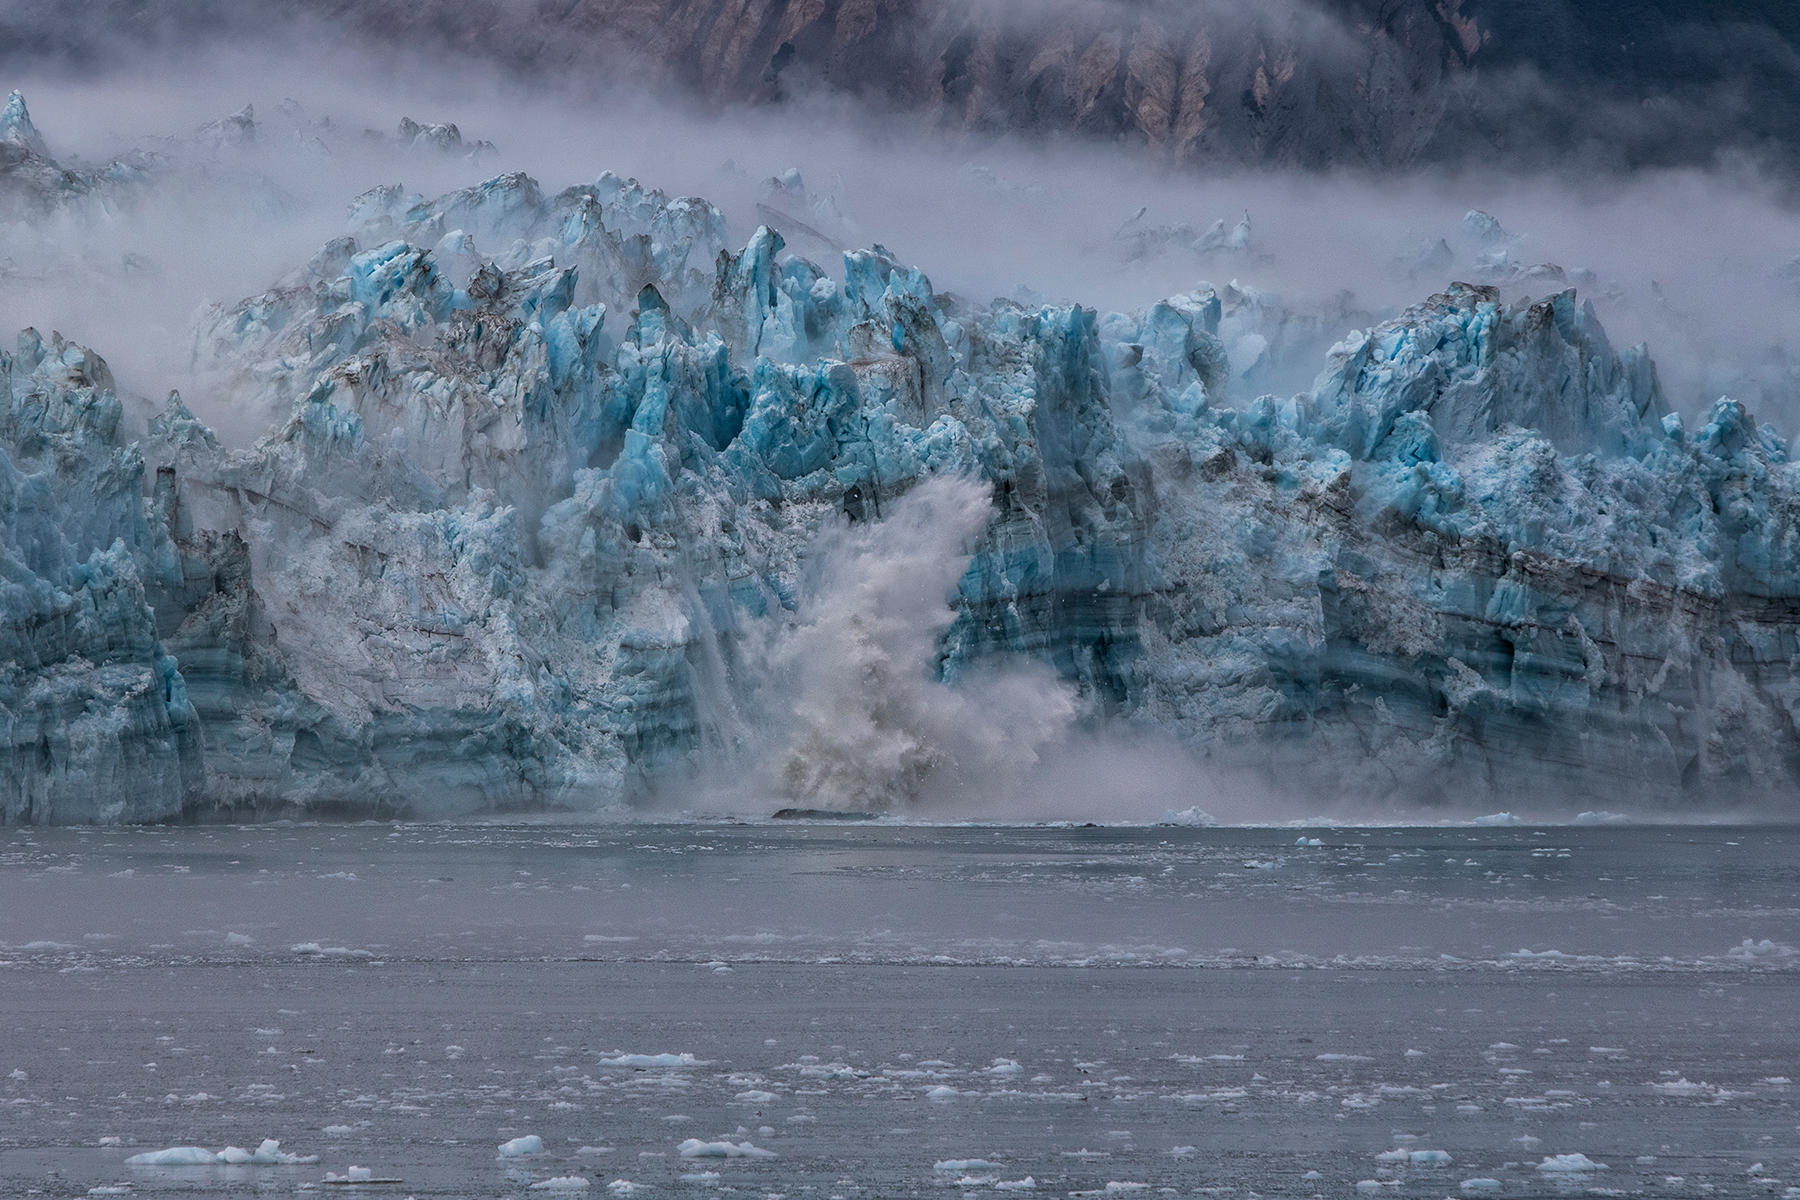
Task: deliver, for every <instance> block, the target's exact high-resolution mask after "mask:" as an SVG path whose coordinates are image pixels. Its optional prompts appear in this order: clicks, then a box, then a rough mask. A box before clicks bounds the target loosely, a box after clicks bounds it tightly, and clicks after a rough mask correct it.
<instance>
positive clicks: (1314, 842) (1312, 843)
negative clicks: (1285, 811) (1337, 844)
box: [1294, 834, 1325, 849]
mask: <svg viewBox="0 0 1800 1200" xmlns="http://www.w3.org/2000/svg"><path fill="white" fill-rule="evenodd" d="M1324 844H1325V843H1324V842H1321V841H1320V840H1319V839H1318V838H1309V837H1306V836H1305V835H1304V834H1303V835H1301V836H1300V837H1297V838H1295V839H1294V845H1296V846H1307V847H1311V848H1314V849H1316V848H1318V847H1320V846H1323V845H1324Z"/></svg>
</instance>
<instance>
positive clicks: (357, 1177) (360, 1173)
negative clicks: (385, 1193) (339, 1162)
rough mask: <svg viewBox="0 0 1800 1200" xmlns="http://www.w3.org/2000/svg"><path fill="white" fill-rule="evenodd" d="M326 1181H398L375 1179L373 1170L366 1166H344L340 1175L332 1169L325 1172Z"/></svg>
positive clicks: (393, 1180) (393, 1181) (395, 1180)
mask: <svg viewBox="0 0 1800 1200" xmlns="http://www.w3.org/2000/svg"><path fill="white" fill-rule="evenodd" d="M325 1182H326V1183H340V1184H341V1183H398V1182H400V1181H399V1180H397V1179H376V1178H375V1172H374V1171H373V1170H371V1169H369V1168H368V1167H357V1166H350V1167H345V1168H344V1173H343V1174H342V1175H339V1174H337V1173H336V1172H334V1171H327V1172H325Z"/></svg>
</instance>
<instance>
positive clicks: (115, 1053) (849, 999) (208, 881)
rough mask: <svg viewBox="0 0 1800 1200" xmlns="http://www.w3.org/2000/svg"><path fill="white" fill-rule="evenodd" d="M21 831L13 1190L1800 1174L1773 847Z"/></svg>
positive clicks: (644, 831)
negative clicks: (293, 1160) (231, 1162)
mask: <svg viewBox="0 0 1800 1200" xmlns="http://www.w3.org/2000/svg"><path fill="white" fill-rule="evenodd" d="M1297 839H1303V840H1304V841H1305V842H1311V841H1312V840H1314V839H1316V840H1317V842H1318V843H1319V844H1317V845H1311V844H1296V841H1297ZM3 845H4V851H3V853H0V1114H3V1117H0V1195H5V1196H25V1195H45V1196H86V1195H89V1194H94V1195H119V1194H128V1195H136V1196H226V1195H244V1196H250V1195H256V1196H269V1195H287V1194H294V1193H301V1192H308V1191H312V1190H315V1189H317V1190H318V1191H320V1192H323V1193H325V1194H336V1193H338V1192H346V1193H351V1194H372V1195H395V1196H409V1195H410V1196H416V1197H427V1196H429V1197H505V1196H519V1197H526V1196H536V1195H545V1194H553V1193H552V1190H551V1189H539V1190H533V1187H534V1185H540V1184H543V1183H545V1182H547V1181H550V1180H552V1179H559V1178H560V1179H563V1180H579V1181H584V1182H586V1183H587V1184H588V1187H587V1188H586V1190H585V1192H584V1193H583V1192H564V1193H554V1194H586V1195H589V1196H594V1197H607V1196H611V1195H625V1194H635V1195H640V1196H644V1197H648V1198H650V1200H656V1198H659V1197H671V1198H674V1197H698V1196H714V1195H720V1196H723V1195H733V1196H756V1197H764V1196H786V1197H790V1198H798V1197H813V1196H816V1197H820V1198H821V1200H824V1198H827V1197H845V1198H846V1200H847V1198H850V1197H880V1198H886V1197H909V1196H931V1197H948V1196H956V1195H990V1194H992V1195H998V1194H1000V1193H1001V1192H1003V1191H1009V1190H1012V1191H1023V1192H1027V1193H1029V1194H1042V1195H1058V1196H1063V1195H1084V1194H1095V1195H1103V1196H1117V1195H1131V1194H1137V1193H1141V1194H1144V1195H1146V1196H1150V1195H1177V1196H1199V1195H1206V1196H1242V1197H1251V1196H1315V1195H1316V1196H1324V1197H1359V1196H1366V1195H1372V1196H1378V1197H1431V1198H1434V1200H1435V1198H1437V1197H1443V1196H1488V1195H1499V1196H1506V1197H1526V1196H1573V1195H1583V1194H1593V1195H1629V1196H1658V1197H1683V1196H1694V1197H1730V1196H1777V1197H1788V1198H1790V1200H1791V1198H1793V1197H1800V1108H1797V1107H1796V1100H1797V1098H1800V1092H1797V1090H1796V1089H1797V1087H1800V1085H1796V1084H1795V1083H1794V1082H1791V1081H1792V1080H1796V1079H1800V953H1797V952H1796V949H1795V948H1796V946H1800V895H1797V889H1796V882H1795V864H1796V862H1800V831H1797V830H1795V829H1792V828H1772V827H1755V828H1751V827H1670V826H1660V827H1646V826H1629V827H1575V828H1570V827H1550V828H1544V827H1531V826H1525V827H1515V828H1468V827H1459V828H1408V829H1362V828H1351V829H1342V828H1340V829H1330V828H1318V829H1307V830H1298V829H1282V830H1267V829H1264V830H1249V829H1177V828H1133V829H1119V828H991V827H958V828H921V827H912V826H887V825H833V826H792V825H768V824H761V825H731V824H720V825H635V826H634V825H567V824H550V823H537V824H513V825H480V824H464V825H355V826H342V825H339V826H331V825H297V826H296V825H277V826H258V827H199V828H170V829H93V830H7V831H4V842H3ZM658 1056H673V1057H672V1058H668V1059H664V1058H660V1057H658ZM665 1062H666V1063H671V1064H674V1065H661V1064H663V1063H665ZM525 1136H536V1137H538V1138H540V1139H541V1141H542V1143H543V1150H542V1152H541V1153H535V1154H529V1155H525V1156H521V1157H512V1158H502V1157H500V1156H499V1155H498V1148H499V1147H500V1145H501V1144H502V1143H505V1142H508V1141H510V1140H511V1139H514V1138H520V1137H525ZM264 1138H278V1139H280V1141H281V1148H282V1150H283V1151H286V1152H292V1153H299V1154H303V1155H309V1156H311V1155H316V1156H317V1159H318V1161H317V1162H315V1163H305V1164H299V1165H291V1166H265V1167H257V1166H198V1167H143V1166H133V1165H129V1164H128V1163H127V1161H126V1160H127V1158H128V1157H129V1156H131V1155H134V1154H138V1153H142V1152H145V1151H150V1150H157V1149H161V1148H165V1147H172V1146H189V1145H192V1146H201V1147H205V1148H208V1149H211V1150H215V1151H216V1150H219V1149H221V1148H222V1147H225V1146H228V1145H235V1146H244V1147H250V1148H254V1147H255V1146H256V1145H257V1144H258V1143H259V1142H260V1141H261V1140H262V1139H264ZM683 1143H687V1149H688V1150H689V1151H690V1152H692V1151H693V1150H695V1148H696V1146H698V1147H699V1149H700V1150H702V1151H704V1152H706V1153H702V1154H699V1155H694V1154H692V1153H690V1154H688V1155H684V1154H683V1153H682V1147H683ZM722 1143H730V1145H731V1147H732V1148H733V1149H734V1150H736V1151H738V1152H739V1153H740V1155H742V1153H743V1152H744V1147H745V1145H746V1144H748V1145H749V1146H752V1147H754V1148H755V1150H756V1151H758V1152H766V1153H767V1154H768V1155H772V1157H765V1156H762V1155H761V1154H758V1155H756V1156H753V1157H747V1156H739V1157H717V1156H716V1154H717V1152H719V1151H721V1150H722V1149H723V1146H722V1145H721V1144H722ZM1577 1154H1579V1155H1583V1156H1585V1159H1586V1161H1587V1162H1588V1163H1592V1164H1604V1165H1603V1166H1594V1167H1592V1169H1585V1170H1579V1171H1569V1170H1555V1169H1550V1170H1546V1169H1542V1168H1543V1165H1544V1164H1545V1163H1546V1162H1548V1163H1549V1164H1550V1165H1551V1166H1552V1167H1555V1166H1556V1165H1557V1164H1558V1163H1561V1164H1564V1165H1566V1164H1568V1163H1571V1162H1576V1161H1577V1160H1573V1159H1559V1158H1558V1157H1557V1156H1564V1155H1577ZM1445 1156H1447V1161H1445ZM981 1164H991V1165H981ZM351 1165H358V1166H363V1167H366V1168H368V1169H369V1171H370V1173H371V1174H372V1175H373V1176H374V1177H375V1178H376V1179H387V1180H397V1181H399V1182H395V1183H375V1182H371V1183H364V1184H353V1185H348V1186H338V1185H336V1184H332V1183H328V1182H326V1180H327V1178H328V1175H332V1174H336V1175H342V1174H344V1173H346V1172H347V1170H348V1168H349V1167H350V1166H351ZM1027 1180H1029V1181H1030V1183H1029V1186H1027V1185H1026V1183H1025V1181H1027ZM570 1186H571V1187H573V1186H574V1185H573V1184H571V1185H570ZM106 1189H115V1190H106Z"/></svg>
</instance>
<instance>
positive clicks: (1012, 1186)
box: [994, 1175, 1037, 1192]
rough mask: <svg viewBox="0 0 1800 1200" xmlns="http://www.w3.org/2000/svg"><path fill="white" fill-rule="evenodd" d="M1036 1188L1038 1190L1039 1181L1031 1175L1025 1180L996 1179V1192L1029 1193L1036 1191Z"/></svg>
mask: <svg viewBox="0 0 1800 1200" xmlns="http://www.w3.org/2000/svg"><path fill="white" fill-rule="evenodd" d="M1036 1188H1037V1180H1036V1179H1034V1178H1032V1177H1031V1176H1030V1175H1027V1176H1026V1177H1025V1178H1023V1179H996V1180H994V1190H995V1191H996V1192H1029V1191H1033V1190H1035V1189H1036Z"/></svg>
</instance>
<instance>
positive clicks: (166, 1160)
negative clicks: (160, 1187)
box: [125, 1138, 319, 1167]
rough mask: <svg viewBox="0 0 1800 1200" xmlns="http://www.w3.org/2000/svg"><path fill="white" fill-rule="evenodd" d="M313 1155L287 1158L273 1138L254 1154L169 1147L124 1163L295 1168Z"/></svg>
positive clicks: (237, 1149)
mask: <svg viewBox="0 0 1800 1200" xmlns="http://www.w3.org/2000/svg"><path fill="white" fill-rule="evenodd" d="M318 1161H319V1156H318V1155H316V1154H289V1153H287V1152H286V1151H284V1150H282V1148H281V1143H280V1142H278V1141H276V1140H275V1139H274V1138H264V1139H263V1141H262V1143H261V1144H260V1145H258V1146H257V1147H256V1149H254V1150H246V1149H244V1148H243V1147H242V1146H227V1147H225V1148H224V1149H223V1150H220V1151H218V1152H216V1153H215V1152H214V1151H211V1150H208V1149H206V1148H205V1147H203V1146H170V1147H169V1148H168V1149H166V1150H146V1151H145V1152H144V1153H142V1154H134V1155H132V1156H131V1157H130V1158H128V1159H126V1160H125V1165H126V1166H128V1167H215V1166H232V1167H240V1166H243V1167H294V1166H302V1165H305V1164H308V1163H316V1162H318Z"/></svg>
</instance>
